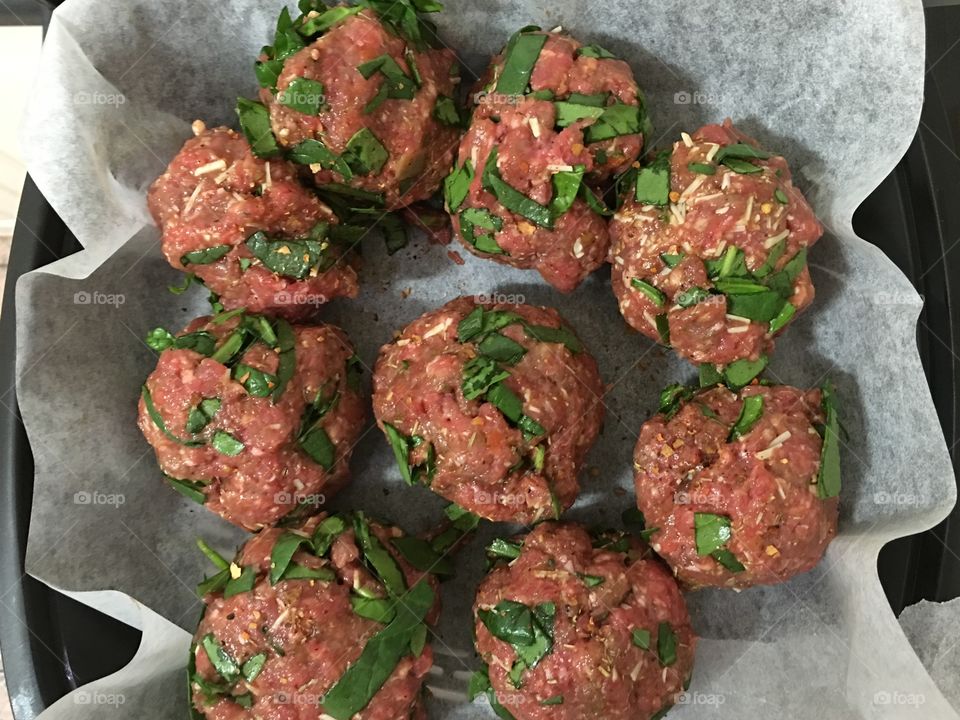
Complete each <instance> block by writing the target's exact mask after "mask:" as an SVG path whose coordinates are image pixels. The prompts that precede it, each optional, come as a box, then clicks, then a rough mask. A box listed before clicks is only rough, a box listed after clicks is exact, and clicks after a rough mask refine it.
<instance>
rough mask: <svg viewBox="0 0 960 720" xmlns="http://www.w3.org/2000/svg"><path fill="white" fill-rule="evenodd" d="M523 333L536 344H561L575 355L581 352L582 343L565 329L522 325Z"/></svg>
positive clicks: (571, 332)
mask: <svg viewBox="0 0 960 720" xmlns="http://www.w3.org/2000/svg"><path fill="white" fill-rule="evenodd" d="M523 331H524V332H525V333H526V334H527V335H528V336H529V337H532V338H533V339H534V340H536V341H537V342H543V343H557V344H562V345H563V346H565V347H566V348H567V350H569V351H570V352H572V353H573V354H574V355H576V354H577V353H579V352H582V351H583V343H582V342H580V338H578V337H577V336H576V335H574V334H573V331H572V330H570V329H569V328H567V327H563V326H561V327H557V328H554V327H549V326H548V325H529V324H527V323H523Z"/></svg>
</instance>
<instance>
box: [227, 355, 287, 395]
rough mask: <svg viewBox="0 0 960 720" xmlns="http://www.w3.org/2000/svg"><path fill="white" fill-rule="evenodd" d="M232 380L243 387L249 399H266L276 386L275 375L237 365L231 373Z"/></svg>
mask: <svg viewBox="0 0 960 720" xmlns="http://www.w3.org/2000/svg"><path fill="white" fill-rule="evenodd" d="M231 374H232V376H233V379H234V380H236V381H237V382H238V383H240V384H241V385H243V387H244V388H245V389H246V391H247V394H248V395H250V396H251V397H268V396H269V395H270V393H271V392H273V388H274V387H275V386H276V384H277V377H276V375H271V374H270V373H267V372H264V371H263V370H258V369H257V368H253V367H250V366H249V365H245V364H243V363H237V364H236V365H235V366H234V368H233V371H232V373H231Z"/></svg>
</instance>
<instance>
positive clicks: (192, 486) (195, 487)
mask: <svg viewBox="0 0 960 720" xmlns="http://www.w3.org/2000/svg"><path fill="white" fill-rule="evenodd" d="M164 478H165V479H166V481H167V482H168V483H170V487H172V488H173V489H174V490H176V491H177V492H178V493H180V494H181V495H183V496H184V497H185V498H187V499H189V500H193V501H194V502H195V503H197V504H198V505H203V504H204V503H206V502H207V496H206V495H205V494H204V492H203V491H204V489H205V488H206V483H204V482H202V481H200V480H179V479H177V478H173V477H170V476H169V475H164Z"/></svg>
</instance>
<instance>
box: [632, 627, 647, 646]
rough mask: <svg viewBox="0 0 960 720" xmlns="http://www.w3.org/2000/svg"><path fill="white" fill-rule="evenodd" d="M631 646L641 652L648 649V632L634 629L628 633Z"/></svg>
mask: <svg viewBox="0 0 960 720" xmlns="http://www.w3.org/2000/svg"><path fill="white" fill-rule="evenodd" d="M630 639H631V640H633V644H634V645H636V646H637V647H638V648H641V649H642V650H649V649H650V631H649V630H645V629H643V628H634V629H633V631H632V632H631V633H630Z"/></svg>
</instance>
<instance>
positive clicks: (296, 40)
mask: <svg viewBox="0 0 960 720" xmlns="http://www.w3.org/2000/svg"><path fill="white" fill-rule="evenodd" d="M293 25H294V23H293V19H292V18H291V17H290V11H289V10H287V8H284V9H283V10H282V11H281V12H280V17H279V18H278V19H277V32H276V34H275V35H274V38H273V47H272V48H265V50H269V52H268V53H267V54H268V55H272V56H273V57H274V58H275V59H277V60H286V59H287V58H288V57H290V56H291V55H293V54H295V53H297V52H299V51H300V50H302V49H303V47H304V42H303V38H302V37H300V35H299V34H298V33H297V31H296V30H295V29H294V26H293Z"/></svg>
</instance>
